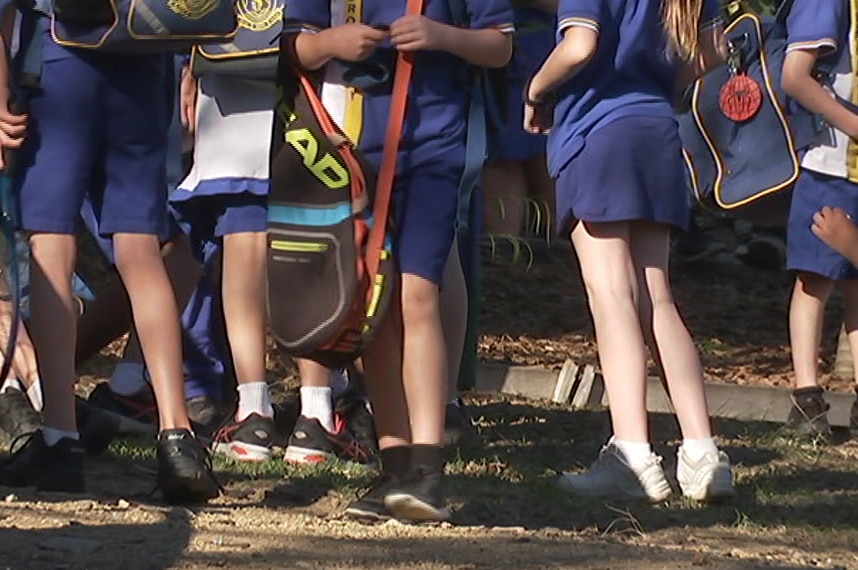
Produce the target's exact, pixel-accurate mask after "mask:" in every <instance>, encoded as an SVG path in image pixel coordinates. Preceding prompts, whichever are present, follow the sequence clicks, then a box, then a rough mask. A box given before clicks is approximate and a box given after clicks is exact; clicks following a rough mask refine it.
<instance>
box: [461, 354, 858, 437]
mask: <svg viewBox="0 0 858 570" xmlns="http://www.w3.org/2000/svg"><path fill="white" fill-rule="evenodd" d="M705 387H706V396H707V399H708V402H709V413H710V415H711V416H712V417H717V418H728V419H735V420H741V421H758V422H774V423H783V422H785V421H786V419H787V417H788V415H789V412H790V409H791V408H792V400H791V399H790V390H789V389H788V388H777V387H771V386H742V385H739V384H726V383H721V382H706V383H705ZM476 389H477V390H478V391H482V392H499V393H502V394H509V395H517V396H523V397H525V398H532V399H536V400H549V401H551V402H554V403H557V404H571V405H572V407H573V409H581V410H584V409H586V410H603V409H607V407H608V405H607V404H608V403H607V397H606V394H605V384H604V381H603V380H602V375H601V374H600V373H599V372H598V370H597V369H596V368H595V367H594V366H590V365H586V366H584V365H579V364H577V363H575V362H573V361H572V360H567V361H566V362H565V363H564V364H563V368H562V369H561V370H559V371H556V370H549V369H547V368H542V367H539V366H513V365H505V364H496V363H487V362H481V363H480V364H479V366H478V368H477V381H476ZM825 398H826V399H827V400H828V403H829V404H831V410H830V411H829V413H828V419H829V422H830V423H831V425H832V426H835V427H848V426H849V416H850V412H851V409H852V403H853V402H854V401H855V396H854V395H853V394H846V393H842V392H827V393H826V394H825ZM647 409H648V410H649V411H650V412H656V413H673V407H672V406H671V404H670V400H669V398H668V397H667V393H666V391H665V390H664V387H663V386H662V384H661V381H660V380H659V379H658V378H654V377H650V378H649V386H648V390H647Z"/></svg>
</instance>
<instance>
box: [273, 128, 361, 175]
mask: <svg viewBox="0 0 858 570" xmlns="http://www.w3.org/2000/svg"><path fill="white" fill-rule="evenodd" d="M286 142H288V143H289V144H290V145H292V148H294V149H295V151H296V152H297V153H298V154H300V155H301V158H303V159H304V166H306V167H307V169H308V170H309V171H310V172H312V173H313V176H315V177H316V178H318V179H319V181H320V182H321V183H322V184H324V185H325V186H327V187H328V188H330V189H331V190H337V189H339V188H342V187H343V186H346V185H347V184H348V183H349V172H348V170H346V169H345V168H343V166H342V165H341V164H340V163H339V162H337V160H336V159H335V158H334V157H333V156H331V154H330V153H325V154H324V156H322V157H321V158H319V143H318V141H316V138H315V137H314V136H313V133H311V132H310V130H309V129H294V130H291V131H287V132H286Z"/></svg>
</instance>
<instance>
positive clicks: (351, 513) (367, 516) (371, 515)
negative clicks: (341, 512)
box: [345, 507, 393, 522]
mask: <svg viewBox="0 0 858 570" xmlns="http://www.w3.org/2000/svg"><path fill="white" fill-rule="evenodd" d="M345 515H346V516H347V517H349V518H352V519H359V520H365V521H374V522H382V521H388V520H390V519H392V518H393V515H391V514H389V513H385V514H381V513H376V512H372V511H364V510H362V509H356V508H354V507H349V508H347V509H346V511H345Z"/></svg>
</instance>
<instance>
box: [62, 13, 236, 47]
mask: <svg viewBox="0 0 858 570" xmlns="http://www.w3.org/2000/svg"><path fill="white" fill-rule="evenodd" d="M234 4H235V0H51V1H50V5H51V11H52V14H51V33H52V35H53V38H54V41H56V42H57V43H58V44H59V45H61V46H64V47H71V48H83V49H93V50H102V51H112V52H119V53H161V52H169V51H185V50H190V49H191V47H192V46H194V45H197V44H209V43H223V42H229V41H231V40H232V39H233V38H235V35H236V32H237V29H238V20H237V18H236V11H235V6H234Z"/></svg>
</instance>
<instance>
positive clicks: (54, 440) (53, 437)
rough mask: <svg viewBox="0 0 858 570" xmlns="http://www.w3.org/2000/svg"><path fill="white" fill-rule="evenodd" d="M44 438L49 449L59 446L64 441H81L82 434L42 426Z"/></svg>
mask: <svg viewBox="0 0 858 570" xmlns="http://www.w3.org/2000/svg"><path fill="white" fill-rule="evenodd" d="M42 437H44V438H45V443H46V444H47V445H48V447H51V446H54V445H56V444H58V443H59V442H60V440H63V439H73V440H75V441H77V440H79V439H80V434H78V432H76V431H65V430H61V429H54V428H52V427H48V426H42Z"/></svg>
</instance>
